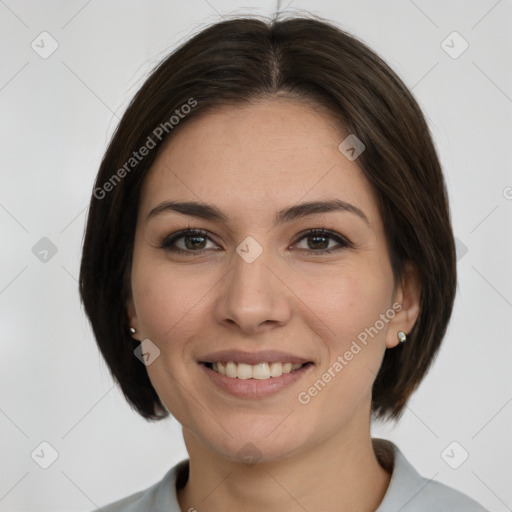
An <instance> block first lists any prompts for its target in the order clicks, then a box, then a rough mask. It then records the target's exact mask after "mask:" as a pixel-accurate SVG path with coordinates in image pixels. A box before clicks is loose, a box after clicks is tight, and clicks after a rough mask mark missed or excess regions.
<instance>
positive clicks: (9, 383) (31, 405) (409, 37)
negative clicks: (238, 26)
mask: <svg viewBox="0 0 512 512" xmlns="http://www.w3.org/2000/svg"><path fill="white" fill-rule="evenodd" d="M283 7H286V2H283ZM275 8H276V5H275V2H270V1H264V2H259V4H258V7H254V4H249V3H247V4H245V3H242V2H237V1H234V0H233V1H227V0H208V2H207V1H206V0H191V1H188V2H177V1H176V2H170V1H163V0H161V1H152V2H144V1H135V0H131V1H126V0H123V1H121V0H119V1H112V0H108V1H99V0H92V1H91V0H90V1H86V0H74V1H66V2H64V1H46V2H37V1H14V0H2V1H0V34H1V36H0V37H1V45H0V47H1V48H2V51H1V56H0V59H1V61H0V63H1V67H0V69H1V74H0V102H1V118H0V127H1V137H0V169H1V173H2V174H1V179H2V181H1V189H0V190H1V196H0V226H1V228H0V229H1V240H2V264H1V266H0V314H1V322H0V325H1V347H2V350H1V357H0V365H1V367H0V370H1V373H0V393H1V394H0V400H1V402H0V433H1V434H0V448H1V458H0V461H1V462H0V510H2V511H28V510H34V511H43V510H52V511H67V512H69V511H75V510H76V511H87V510H93V509H95V508H96V507H97V506H101V505H104V504H105V503H108V502H111V501H113V500H115V499H119V498H120V497H123V496H126V495H128V494H131V493H133V492H135V491H137V490H140V489H142V488H145V487H147V486H149V485H151V484H152V483H153V482H155V481H157V480H159V479H160V478H161V477H162V475H163V474H164V473H165V472H166V471H167V470H168V469H169V468H170V467H171V466H172V465H174V464H175V463H176V462H178V461H179V460H181V459H182V458H185V457H186V452H185V450H184V446H183V443H182V439H181V433H180V429H179V426H178V425H177V423H176V422H175V421H174V420H172V419H171V420H168V421H165V422H161V423H158V424H152V423H148V422H146V421H145V420H143V419H142V418H139V417H138V416H137V415H136V414H135V413H134V412H133V411H132V410H131V409H130V408H129V407H128V405H127V404H126V403H125V401H124V399H123V398H122V396H121V395H120V393H119V391H118V389H117V388H116V387H113V384H112V380H111V378H110V376H109V373H108V370H107V368H106V366H105V364H104V363H103V361H102V360H101V358H100V356H99V353H98V350H97V348H96V345H95V342H94V340H93V338H92V335H91V331H90V328H89V326H88V323H87V320H86V318H85V316H84V314H83V312H82V310H81V307H80V303H79V296H78V291H77V277H78V271H79V263H80V249H81V241H82V234H83V229H84V222H85V213H86V207H87V205H88V201H89V197H90V193H91V189H92V185H93V180H94V177H95V173H96V171H97V169H98V166H99V163H100V159H101V157H102V154H103V152H104V150H105V148H106V144H107V141H108V140H109V138H110V135H111V134H112V132H113V129H114V128H115V126H116V124H117V121H118V118H119V117H120V116H121V115H122V113H123V111H124V109H125V108H126V106H127V103H128V101H129V100H130V99H131V97H132V96H133V94H134V93H135V92H136V90H137V88H138V87H139V86H140V85H141V84H142V82H143V80H144V77H145V76H147V73H148V72H149V70H150V69H151V68H152V67H153V66H154V65H155V64H156V62H157V61H158V60H160V59H161V58H162V57H163V56H164V55H166V54H167V53H168V52H169V51H171V50H172V49H173V48H174V47H175V46H176V45H177V43H179V42H181V41H183V40H184V39H186V38H187V37H188V36H189V35H190V34H191V33H192V32H196V31H198V30H199V29H200V28H202V27H203V26H205V25H206V24H209V23H212V22H215V21H218V20H220V19H221V16H225V15H227V14H237V13H238V14H244V13H260V14H270V13H271V12H272V11H273V10H274V9H275ZM297 9H307V10H310V11H311V12H314V13H316V14H319V15H321V16H323V17H325V18H327V19H329V20H332V21H334V22H335V23H337V24H338V25H339V26H340V27H341V28H344V29H346V30H348V31H349V32H352V33H354V34H355V35H357V36H358V37H360V38H361V39H363V40H364V41H365V42H367V43H368V44H369V45H370V46H371V47H372V48H373V49H375V50H376V51H377V52H378V53H380V54H381V55H382V56H383V57H384V58H385V60H386V61H387V62H388V63H389V64H390V65H391V66H392V67H393V68H394V69H395V70H396V71H397V72H398V73H399V75H400V76H401V77H402V78H403V80H404V81H405V83H406V84H407V85H408V86H409V87H410V88H412V89H413V93H414V95H415V96H416V98H417V99H418V101H419V103H420V105H421V106H422V108H423V109H424V111H425V113H426V115H427V117H428V120H429V123H430V125H431V129H432V131H433V134H434V137H435V141H436V144H437V147H438V149H439V153H440V157H441V159H442V163H443V166H444V170H445V174H446V179H447V183H448V187H449V192H450V199H451V208H452V212H453V213H452V215H453V223H454V230H455V234H456V236H457V238H458V239H459V240H460V242H461V243H462V244H463V245H460V246H459V249H460V248H462V249H464V247H465V248H466V249H467V252H466V253H464V250H460V252H459V261H458V270H459V285H458V297H457V300H456V305H455V311H454V315H453V320H452V322H451V325H450V329H449V332H448V335H447V337H446V339H445V343H444V346H443V348H442V350H441V352H440V355H439V357H438V359H437V361H436V364H435V365H434V367H433V369H432V371H431V372H430V374H429V375H428V377H427V378H426V379H425V381H424V382H423V384H422V386H421V388H420V389H419V391H418V392H417V393H416V394H415V395H414V397H413V399H412V400H411V402H410V403H409V406H408V408H407V411H406V414H405V415H404V418H403V420H402V421H401V422H400V423H399V424H398V425H396V426H394V425H392V424H388V425H379V426H375V428H374V435H375V436H381V437H386V438H389V439H391V440H393V441H395V442H396V443H397V444H398V445H399V446H400V448H401V449H402V451H403V452H404V453H405V455H406V457H407V458H408V459H409V460H410V461H411V462H412V464H413V465H414V466H415V467H416V468H417V469H418V470H419V471H420V472H421V473H422V474H423V475H424V476H426V477H428V478H431V477H435V479H437V480H439V481H441V482H444V483H447V484H449V485H451V486H453V487H455V488H457V489H459V490H461V491H463V492H465V493H466V494H469V495H470V496H472V497H474V498H475V499H477V500H478V501H480V502H481V503H482V504H483V505H484V506H486V507H488V508H489V509H490V510H493V511H506V510H512V489H511V486H510V483H511V481H510V478H511V472H510V458H511V455H512V454H511V451H512V450H511V441H510V436H509V435H507V432H508V433H510V427H511V424H512V421H511V420H512V383H511V377H510V370H511V368H510V362H511V361H512V357H511V356H512V348H511V346H512V345H511V343H510V341H511V338H512V337H511V334H512V330H511V326H510V319H511V318H512V271H511V261H512V243H511V235H512V229H511V224H512V223H511V220H512V200H511V199H512V188H510V187H512V172H511V163H510V162H511V161H510V157H509V153H510V147H511V145H512V140H511V132H512V130H511V119H512V72H511V67H510V56H511V55H512V39H511V35H510V34H511V26H512V5H511V1H510V0H501V1H496V0H481V1H462V0H459V1H450V2H446V1H443V0H435V1H424V0H415V1H414V2H413V1H412V0H392V1H386V2H378V1H368V0H366V1H355V0H350V1H349V0H341V1H337V2H334V1H330V2H328V1H319V2H312V1H310V2H301V1H299V0H296V1H293V2H291V3H290V4H289V8H288V10H292V11H294V10H297ZM43 31H47V32H49V33H50V34H51V36H52V37H53V38H54V39H55V40H56V41H57V42H58V45H59V46H58V49H57V50H56V51H55V52H54V53H53V54H52V55H51V56H50V57H49V58H47V59H43V58H41V57H40V56H39V55H38V54H37V53H36V52H35V51H34V50H33V49H32V48H31V42H32V41H33V40H36V42H37V41H40V38H38V36H39V34H40V33H41V32H43ZM453 31H457V32H459V33H460V35H461V36H462V37H463V38H464V39H465V40H466V41H467V42H468V43H469V48H468V49H467V50H466V51H465V52H464V53H463V54H462V55H460V56H459V57H458V58H456V59H453V58H452V57H450V56H449V55H448V54H447V53H446V52H445V51H444V50H443V48H442V47H441V42H442V41H443V40H444V39H445V38H446V37H447V36H448V35H449V34H451V33H452V32H453ZM459 43H460V41H458V42H456V43H451V44H452V45H455V48H456V49H457V45H458V44H459ZM39 44H41V43H39ZM47 44H48V40H47ZM48 47H49V46H46V48H48ZM458 48H461V47H460V46H458ZM507 187H508V188H507ZM42 237H48V238H49V239H50V240H51V241H52V242H53V243H54V244H55V246H56V247H57V249H58V252H57V253H56V254H55V255H54V256H53V257H52V258H51V259H49V261H47V262H46V263H45V262H41V261H40V260H39V259H38V258H37V257H36V256H35V255H34V254H33V253H32V247H33V246H34V245H35V244H36V243H37V242H38V241H39V240H40V239H41V238H42ZM42 441H46V442H48V443H50V444H51V445H52V446H53V447H54V448H55V450H56V451H57V452H58V459H57V460H56V461H55V463H54V464H53V465H51V466H50V467H49V468H48V469H42V468H40V467H39V466H38V465H37V464H36V463H35V462H34V460H32V458H31V456H30V454H31V452H32V451H33V450H34V449H36V448H37V447H38V446H39V444H40V443H41V442H42ZM452 441H457V443H459V444H460V446H462V447H463V449H464V450H466V451H467V452H468V453H469V458H468V459H467V460H466V461H465V462H464V463H463V464H462V465H461V466H460V467H459V468H458V469H452V468H451V467H449V466H448V465H447V463H446V462H445V461H444V460H443V458H442V457H441V453H442V452H443V450H444V449H445V448H446V447H447V446H448V445H449V444H450V443H451V442H452ZM457 446H458V445H457ZM46 453H47V454H48V453H49V451H48V450H47V451H46ZM461 453H462V452H461V448H458V447H457V448H456V449H455V451H454V452H453V456H454V457H455V458H457V457H460V456H461Z"/></svg>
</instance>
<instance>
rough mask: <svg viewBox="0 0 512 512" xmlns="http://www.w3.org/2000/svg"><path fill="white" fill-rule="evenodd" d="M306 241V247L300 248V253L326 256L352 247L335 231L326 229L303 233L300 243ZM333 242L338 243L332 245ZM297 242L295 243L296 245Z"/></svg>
mask: <svg viewBox="0 0 512 512" xmlns="http://www.w3.org/2000/svg"><path fill="white" fill-rule="evenodd" d="M301 240H305V241H306V246H307V247H305V248H304V247H303V248H299V251H300V252H304V253H310V254H325V253H332V252H334V251H338V250H340V249H343V248H346V247H352V244H351V243H350V242H348V241H347V240H346V239H345V238H343V237H342V236H341V235H339V234H338V233H336V232H334V231H330V230H326V229H312V230H310V231H307V232H306V233H303V235H302V236H301V238H300V239H299V241H301ZM332 241H334V242H336V244H334V245H330V244H331V243H332ZM296 244H297V242H296V243H295V245H296Z"/></svg>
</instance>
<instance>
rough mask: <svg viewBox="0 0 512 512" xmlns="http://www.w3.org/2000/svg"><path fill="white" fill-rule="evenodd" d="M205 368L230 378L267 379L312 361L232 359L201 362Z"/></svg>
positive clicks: (297, 368)
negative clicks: (274, 361)
mask: <svg viewBox="0 0 512 512" xmlns="http://www.w3.org/2000/svg"><path fill="white" fill-rule="evenodd" d="M202 364H204V365H205V366H206V367H207V368H209V369H210V370H213V371H214V372H217V373H220V374H221V375H223V376H225V377H228V378H230V379H241V380H247V379H256V380H267V379H272V378H276V377H281V376H282V375H284V374H287V373H292V372H294V371H296V370H299V369H301V368H303V367H305V366H309V365H311V364H312V363H310V362H308V363H303V364H301V363H265V362H263V363H258V364H246V363H235V362H234V361H226V362H214V363H208V362H203V363H202Z"/></svg>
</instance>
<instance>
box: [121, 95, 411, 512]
mask: <svg viewBox="0 0 512 512" xmlns="http://www.w3.org/2000/svg"><path fill="white" fill-rule="evenodd" d="M347 135H348V134H345V133H342V132H341V131H340V129H339V128H337V127H336V126H335V125H334V121H333V120H332V119H331V118H330V117H329V114H328V112H326V111H324V110H321V109H319V108H312V107H310V106H307V105H305V104H302V103H299V102H298V101H295V100H291V99H283V98H273V99H266V100H261V101H258V102H254V103H252V104H249V105H247V106H242V107H239V106H237V107H236V108H235V107H229V106H226V107H222V108H221V109H219V110H216V111H215V112H211V113H208V114H206V115H202V116H198V117H196V118H191V119H190V120H188V121H187V123H185V124H184V125H183V126H181V127H180V129H179V130H178V131H177V132H176V133H175V134H173V137H172V138H171V139H170V141H169V144H168V145H167V146H166V148H165V150H164V151H163V152H162V153H161V154H160V155H159V157H158V159H157V160H156V162H155V164H154V166H153V168H152V169H151V170H150V173H149V174H148V176H147V178H146V180H145V183H144V186H143V190H142V195H141V202H140V209H139V216H138V221H137V227H136V234H135V245H134V254H133V266H132V298H131V299H130V300H129V301H128V304H127V309H128V314H129V318H130V321H131V324H130V325H132V326H133V327H135V328H136V330H137V334H136V335H135V337H136V338H137V339H139V340H144V339H150V340H151V341H152V342H153V343H154V344H155V345H156V346H157V347H158V348H159V350H160V351H161V353H160V356H159V357H157V358H156V359H155V360H154V362H152V363H151V364H150V365H149V366H147V371H148V374H149V377H150V379H151V382H152V383H153V385H154V387H155V389H156V391H157V393H158V394H159V396H160V397H161V399H162V401H163V402H164V404H165V405H166V407H167V408H168V409H169V411H170V412H171V413H172V415H173V416H174V417H176V418H177V419H178V420H179V421H180V423H181V424H182V426H183V435H184V439H185V443H186V446H187V450H188V452H189V457H190V476H189V480H188V482H187V485H186V486H185V488H184V489H183V490H181V491H179V493H178V499H179V503H180V507H181V510H182V511H186V510H189V508H192V507H193V508H195V509H197V510H198V511H200V512H203V511H205V512H207V511H218V510H240V509H243V510H244V511H245V512H251V511H253V510H254V511H261V510H287V511H303V510H304V509H306V510H325V511H331V510H332V511H335V510H336V511H340V510H347V511H351V512H353V511H368V512H370V511H374V510H375V509H376V508H377V507H378V505H379V503H380V502H381V500H382V498H383V496H384V495H385V492H386V489H387V486H388V484H389V480H390V475H389V474H388V473H387V472H386V471H385V470H384V469H383V468H382V467H381V466H380V464H379V462H378V460H377V458H376V456H375V454H374V452H373V449H372V445H371V436H370V408H371V389H372V385H373V382H374V380H375V377H376V374H377V372H378V369H379V367H380V364H381V362H382V358H383V355H384V352H385V350H386V349H390V350H392V349H393V347H395V346H396V345H397V344H398V338H397V332H398V331H400V330H402V331H404V332H405V333H408V332H410V330H411V329H412V327H413V325H414V322H415V321H416V318H417V316H418V313H419V291H420V290H419V282H418V279H417V274H416V272H415V271H414V267H413V266H412V265H407V267H406V269H407V271H406V274H405V276H404V278H403V280H402V281H401V282H400V283H395V282H394V278H393V274H392V270H391V266H390V261H389V256H388V253H387V248H386V240H385V235H384V229H383V225H382V219H381V217H380V214H379V211H378V208H377V201H376V196H375V194H374V191H373V189H372V188H371V186H370V184H369V183H368V181H367V180H366V178H365V176H364V174H363V172H362V171H361V169H360V168H359V166H358V163H357V160H355V161H353V162H351V161H349V160H348V159H347V158H345V156H344V155H343V154H342V153H341V152H340V151H339V150H338V145H339V144H340V142H341V141H342V140H343V139H344V138H345V137H346V136H347ZM326 199H340V200H343V201H346V202H348V203H350V204H351V205H353V206H356V207H357V208H359V209H360V210H361V211H362V212H364V214H365V216H366V217H367V219H368V222H369V224H366V222H365V221H364V220H362V219H361V218H360V217H359V216H357V215H355V214H354V213H351V212H347V211H334V212H327V213H316V214H313V215H309V216H306V217H302V218H299V219H295V220H293V221H291V222H287V223H284V224H282V225H278V226H274V224H273V218H274V215H275V213H276V212H277V211H279V210H281V209H283V208H286V207H290V206H293V205H296V204H298V203H303V202H306V201H316V200H326ZM171 200H172V201H199V202H207V203H209V204H213V205H215V206H217V207H218V208H220V209H222V210H223V211H224V212H225V213H226V215H227V216H228V222H227V223H223V222H217V221H212V220H204V219H199V218H195V217H192V216H190V215H183V214H181V213H177V212H172V211H167V212H164V213H161V214H158V215H154V216H152V217H150V218H149V219H148V218H147V217H148V214H149V212H150V211H151V210H152V209H153V208H155V207H156V206H158V205H159V204H161V203H162V202H164V201H171ZM190 226H191V227H193V228H197V229H201V230H204V231H206V232H207V233H208V234H209V235H211V238H212V241H210V240H208V239H200V240H199V242H200V243H199V248H196V247H197V246H194V245H193V243H192V244H191V240H190V239H188V243H189V244H188V245H186V242H187V239H186V238H185V239H184V238H181V239H180V240H177V241H176V242H175V246H176V245H177V246H178V248H181V249H183V250H188V253H187V254H177V253H174V252H172V251H170V250H169V249H165V248H161V246H160V244H161V241H162V239H164V238H166V237H168V236H169V235H171V234H172V233H176V232H178V231H180V230H183V229H186V228H187V227H190ZM313 228H326V229H330V230H332V231H335V232H336V233H338V234H339V235H340V236H342V237H344V238H347V239H348V240H349V241H350V242H351V246H349V247H343V246H340V245H339V243H338V242H337V241H336V240H335V239H332V238H326V239H323V238H322V239H321V240H320V242H324V243H325V245H322V246H321V248H320V249H319V246H318V241H317V243H316V245H315V240H314V239H313V240H312V237H311V236H310V237H309V238H308V236H306V237H304V236H303V235H301V232H303V231H305V230H308V229H313ZM298 235H301V236H302V237H299V236H298ZM247 236H251V237H253V238H254V239H255V240H256V241H257V242H258V244H259V245H260V246H261V248H262V250H263V252H262V253H261V255H260V256H259V257H258V258H256V259H255V261H253V262H252V263H247V262H246V261H245V260H244V259H242V258H241V257H240V256H239V254H238V253H237V252H236V248H237V247H238V246H239V244H240V243H241V242H242V241H243V240H244V239H245V238H246V237H247ZM192 238H194V237H192ZM313 238H314V237H313ZM193 241H194V240H192V242H193ZM336 247H338V248H339V250H334V251H333V252H331V253H330V254H317V253H318V251H319V250H321V249H325V248H336ZM201 249H202V253H200V254H199V255H195V253H194V254H193V252H194V251H196V253H197V252H198V251H200V250H201ZM315 251H316V252H315ZM394 303H399V304H400V305H401V306H402V310H401V311H400V312H398V313H396V314H395V315H394V317H393V318H392V319H390V320H389V321H388V322H387V323H385V326H384V328H382V329H381V330H380V331H379V332H378V335H376V336H374V337H373V338H369V342H368V344H367V345H366V346H364V348H362V350H361V351H360V352H359V353H358V354H357V355H355V356H354V358H353V359H352V360H351V361H350V362H348V364H347V365H346V366H344V367H343V370H342V371H340V372H338V373H336V376H335V377H334V378H332V380H331V382H329V383H328V384H327V385H326V386H325V388H323V390H322V391H321V392H319V393H318V394H317V395H316V396H314V397H313V398H311V401H310V402H309V403H308V404H306V405H304V404H301V403H299V401H298V399H297V396H298V394H299V393H300V392H303V391H307V390H308V388H309V387H310V386H312V385H313V383H314V382H315V381H316V380H317V379H320V378H321V376H322V374H323V373H324V372H326V371H327V370H328V368H329V367H332V365H333V362H334V361H336V359H337V357H338V356H339V355H343V354H344V353H345V352H346V351H347V350H349V349H350V346H351V343H352V341H353V340H355V339H356V337H357V335H358V334H359V333H361V332H363V331H364V329H365V328H368V327H370V326H373V325H374V324H375V322H376V321H377V320H378V319H379V315H381V314H383V313H385V312H386V311H387V310H389V309H390V308H392V305H393V304H394ZM223 349H239V350H244V351H248V352H251V351H257V350H264V349H279V350H283V351H286V352H290V353H292V354H296V355H298V356H302V357H305V358H306V359H308V360H310V361H312V362H313V363H314V366H313V367H311V368H310V369H309V371H308V372H307V374H305V375H304V376H303V377H302V378H301V379H300V380H299V381H298V382H296V383H294V384H293V385H292V386H290V387H288V388H286V389H283V390H281V391H279V392H278V393H277V394H274V395H272V396H270V397H266V398H261V399H241V398H236V397H234V396H231V395H228V394H226V393H225V392H222V391H221V390H219V389H218V388H217V387H215V386H213V385H212V384H211V383H210V381H209V380H208V379H207V378H206V377H205V376H204V375H203V371H202V370H201V368H200V366H199V364H198V363H197V359H198V358H199V357H200V356H201V355H205V354H206V353H209V352H214V351H218V350H223ZM248 442H250V443H252V444H253V445H254V446H255V447H256V448H257V450H258V452H259V455H260V457H261V458H260V460H259V462H258V463H257V464H254V465H247V464H244V463H242V462H241V461H240V460H239V455H237V454H238V453H239V451H240V450H241V449H243V447H244V446H246V443H248ZM242 453H243V452H242Z"/></svg>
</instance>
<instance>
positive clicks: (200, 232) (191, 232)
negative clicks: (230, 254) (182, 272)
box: [158, 226, 354, 255]
mask: <svg viewBox="0 0 512 512" xmlns="http://www.w3.org/2000/svg"><path fill="white" fill-rule="evenodd" d="M187 236H199V237H203V238H205V239H207V240H209V241H211V242H213V243H214V244H215V245H219V244H218V243H217V242H216V241H215V240H214V239H213V238H212V237H211V236H210V234H209V233H208V232H207V231H205V230H204V229H200V228H193V227H191V226H189V227H187V228H185V229H182V230H179V231H176V232H175V233H172V234H171V235H168V236H165V237H164V238H163V239H162V240H161V241H160V243H159V244H158V247H159V248H160V249H164V250H168V251H171V252H175V253H181V254H183V253H187V254H196V255H198V254H203V253H204V252H205V251H209V250H211V249H198V250H197V251H193V250H184V249H180V248H178V247H176V246H174V245H173V244H174V243H176V241H178V240H180V239H182V238H186V237H187ZM308 236H324V237H326V238H331V239H332V240H335V241H336V243H337V244H338V246H336V247H331V248H330V249H323V250H318V251H315V250H313V249H297V250H296V251H297V252H298V253H302V254H305V253H307V254H312V255H315V254H316V255H320V254H328V253H333V252H335V251H337V250H340V249H344V248H353V247H354V244H353V243H352V242H351V241H350V240H348V239H347V238H346V237H345V236H343V235H341V234H340V233H338V232H337V231H334V230H332V229H327V228H309V229H306V230H304V231H302V232H300V233H298V234H297V236H296V237H295V241H294V242H293V243H292V244H291V245H290V246H289V247H292V246H294V245H296V244H297V243H298V242H300V241H301V240H303V239H304V238H306V237H308Z"/></svg>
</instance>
